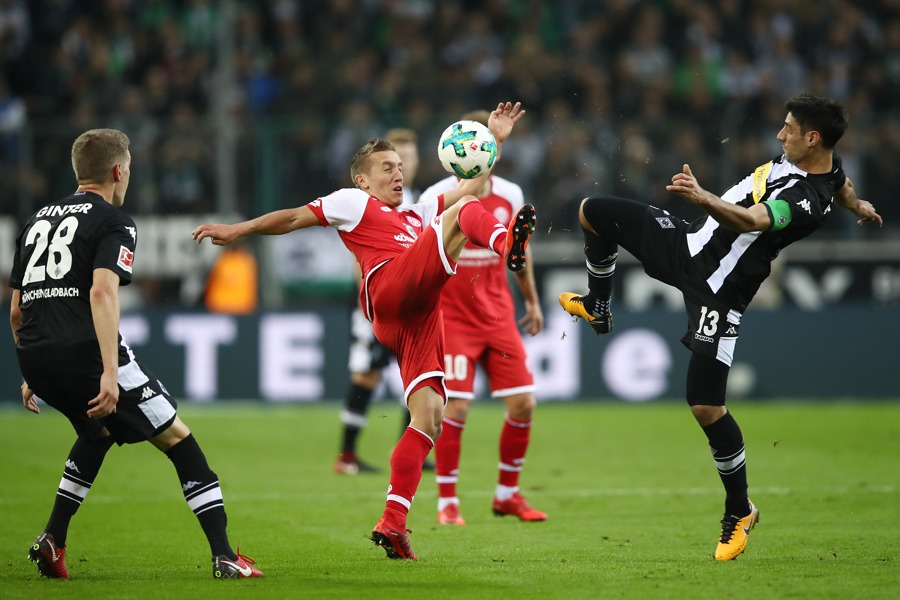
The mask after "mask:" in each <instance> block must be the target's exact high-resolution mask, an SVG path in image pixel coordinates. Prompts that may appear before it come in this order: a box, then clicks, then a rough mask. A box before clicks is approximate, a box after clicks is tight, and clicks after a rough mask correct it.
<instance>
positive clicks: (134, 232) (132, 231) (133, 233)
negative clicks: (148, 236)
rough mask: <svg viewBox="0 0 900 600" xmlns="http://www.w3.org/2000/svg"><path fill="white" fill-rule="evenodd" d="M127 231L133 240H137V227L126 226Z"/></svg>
mask: <svg viewBox="0 0 900 600" xmlns="http://www.w3.org/2000/svg"><path fill="white" fill-rule="evenodd" d="M125 229H126V230H127V231H128V233H130V234H131V239H133V240H137V227H129V226H128V225H126V226H125Z"/></svg>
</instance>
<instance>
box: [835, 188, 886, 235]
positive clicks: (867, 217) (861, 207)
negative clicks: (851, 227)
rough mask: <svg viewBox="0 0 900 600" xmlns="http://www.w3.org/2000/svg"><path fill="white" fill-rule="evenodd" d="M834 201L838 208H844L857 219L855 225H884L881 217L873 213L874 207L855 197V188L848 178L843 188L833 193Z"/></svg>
mask: <svg viewBox="0 0 900 600" xmlns="http://www.w3.org/2000/svg"><path fill="white" fill-rule="evenodd" d="M834 201H835V202H836V203H837V204H838V206H842V207H843V208H846V209H847V210H849V211H850V212H852V213H853V214H854V215H856V216H857V217H859V220H858V221H857V223H858V224H860V225H866V224H867V223H878V226H879V227H881V226H883V225H884V221H882V219H881V215H879V214H878V213H877V212H875V207H874V206H872V203H871V202H869V201H867V200H861V199H860V198H858V197H857V196H856V186H855V185H854V184H853V181H852V180H851V179H850V178H849V177H848V178H847V180H846V181H845V182H844V187H842V188H841V189H839V190H838V191H837V192H835V194H834Z"/></svg>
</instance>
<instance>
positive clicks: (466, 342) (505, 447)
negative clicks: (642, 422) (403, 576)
mask: <svg viewBox="0 0 900 600" xmlns="http://www.w3.org/2000/svg"><path fill="white" fill-rule="evenodd" d="M489 117H490V113H489V112H488V111H486V110H481V111H473V112H471V113H467V114H466V115H463V117H462V118H463V119H467V120H472V121H478V122H480V123H483V124H485V125H487V123H488V119H489ZM456 185H457V180H456V178H455V177H447V178H446V179H443V180H441V181H439V182H438V183H436V184H434V185H433V186H431V187H430V188H428V189H427V190H425V192H423V194H422V196H421V201H422V202H429V201H433V200H434V198H435V197H437V196H439V195H440V194H442V193H445V192H447V191H449V190H452V189H454V188H455V187H456ZM475 195H476V196H477V197H478V199H479V201H480V202H481V204H482V205H483V206H484V207H485V209H487V211H488V212H490V213H492V214H493V215H494V217H496V218H497V220H498V221H501V222H505V221H508V220H509V219H510V217H511V216H512V215H513V214H515V213H516V211H518V210H519V209H520V208H521V207H522V206H523V205H524V196H523V194H522V188H520V187H519V186H518V185H516V184H515V183H513V182H511V181H509V180H506V179H503V178H502V177H497V176H496V175H489V176H488V177H487V178H484V182H483V185H482V186H481V188H480V189H479V190H477V191H476V192H475ZM530 252H531V251H530V249H528V250H526V257H527V259H528V260H526V266H525V268H524V269H522V270H521V271H518V272H516V280H517V281H518V284H519V289H521V291H522V296H523V297H524V300H525V316H524V317H523V318H522V319H521V320H519V323H518V324H519V325H522V326H524V328H525V331H527V332H528V333H529V334H531V335H536V334H538V333H540V331H541V330H542V329H543V327H544V315H543V313H542V312H541V305H540V302H539V299H538V293H537V288H536V286H535V282H534V269H533V267H532V265H531V260H530V258H531V256H530ZM441 309H442V310H443V312H444V322H445V327H444V348H445V349H444V371H445V374H446V377H445V382H446V385H447V396H448V402H447V407H446V409H445V410H444V423H443V432H442V434H441V437H440V439H439V440H438V441H437V443H436V444H435V447H434V453H435V478H436V480H437V484H438V495H439V498H438V523H441V524H442V525H465V520H463V518H462V516H461V515H460V512H459V497H458V496H457V493H456V484H457V481H458V479H459V457H460V449H461V442H462V432H463V428H464V427H465V423H466V417H467V416H468V413H469V407H470V406H471V405H472V400H473V399H474V398H475V393H474V384H475V371H476V367H477V366H478V365H481V366H482V368H483V369H484V371H485V374H486V375H487V377H488V382H489V384H490V388H491V396H492V397H494V398H502V399H503V401H504V402H505V403H506V415H505V418H504V423H503V428H502V429H501V432H500V464H499V476H498V481H497V486H496V488H495V490H494V502H493V511H494V514H496V515H501V516H502V515H515V516H517V517H519V518H520V519H521V520H523V521H544V520H546V518H547V514H546V513H544V512H541V511H539V510H535V509H534V508H532V507H531V506H529V505H528V503H527V502H526V501H525V499H524V498H523V497H522V494H521V493H520V492H519V474H520V472H521V471H522V466H523V464H524V463H525V453H526V451H527V450H528V443H529V441H530V436H531V420H532V415H533V414H534V408H535V405H536V401H535V398H534V390H535V388H534V377H533V376H532V374H531V370H530V369H529V368H528V356H527V354H526V352H525V345H524V344H523V343H522V336H521V335H520V333H519V330H518V327H517V324H516V317H515V305H514V303H513V298H512V294H511V293H510V291H509V284H508V282H507V278H506V269H505V268H504V266H503V261H502V260H501V259H500V257H499V256H497V255H496V254H494V253H493V252H490V251H488V250H484V249H482V248H478V247H477V246H475V245H473V244H472V243H471V242H470V243H467V244H466V245H465V247H464V248H463V251H462V254H460V257H459V263H458V265H457V276H456V277H454V278H453V279H451V280H450V281H448V282H447V285H445V286H444V291H443V292H442V293H441Z"/></svg>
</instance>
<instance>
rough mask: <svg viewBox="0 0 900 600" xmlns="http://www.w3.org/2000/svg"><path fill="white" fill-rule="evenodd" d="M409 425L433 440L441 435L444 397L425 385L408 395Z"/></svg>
mask: <svg viewBox="0 0 900 600" xmlns="http://www.w3.org/2000/svg"><path fill="white" fill-rule="evenodd" d="M407 404H408V406H409V425H410V427H413V428H415V429H418V430H419V431H421V432H422V433H424V434H425V435H427V436H429V437H430V438H431V439H433V440H437V439H438V437H440V435H441V421H443V419H444V397H443V396H442V395H441V394H439V393H437V391H436V390H435V389H434V388H432V387H430V386H425V387H421V388H419V389H417V390H416V391H414V392H413V393H412V394H410V395H409V399H408V400H407Z"/></svg>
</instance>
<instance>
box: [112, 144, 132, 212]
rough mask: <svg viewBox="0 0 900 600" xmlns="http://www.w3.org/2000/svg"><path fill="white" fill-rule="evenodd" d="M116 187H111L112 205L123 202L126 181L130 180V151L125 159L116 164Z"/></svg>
mask: <svg viewBox="0 0 900 600" xmlns="http://www.w3.org/2000/svg"><path fill="white" fill-rule="evenodd" d="M117 167H118V168H117V170H116V176H117V177H118V178H119V179H118V180H117V181H116V187H115V188H114V189H113V199H112V205H113V206H122V205H123V204H125V193H126V192H127V191H128V183H129V182H130V181H131V152H129V153H128V157H127V158H126V160H125V161H124V162H122V163H120V164H119V165H117Z"/></svg>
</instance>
